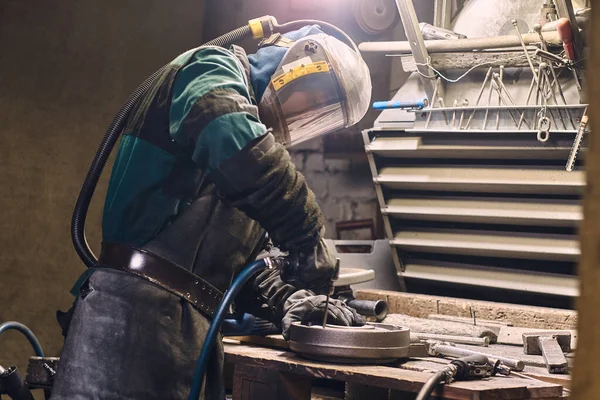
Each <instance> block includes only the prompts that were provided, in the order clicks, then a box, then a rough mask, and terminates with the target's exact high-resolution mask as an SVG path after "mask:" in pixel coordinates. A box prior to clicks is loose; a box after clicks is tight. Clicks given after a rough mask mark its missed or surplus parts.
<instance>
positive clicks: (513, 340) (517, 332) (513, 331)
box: [497, 326, 577, 349]
mask: <svg viewBox="0 0 600 400" xmlns="http://www.w3.org/2000/svg"><path fill="white" fill-rule="evenodd" d="M566 330H567V331H569V332H571V348H572V349H576V348H577V331H576V330H574V329H566ZM552 331H553V330H549V329H535V328H522V327H518V326H503V327H501V328H500V333H499V334H498V341H497V343H498V344H510V345H513V346H522V345H523V334H524V333H529V332H552Z"/></svg>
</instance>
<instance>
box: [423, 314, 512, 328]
mask: <svg viewBox="0 0 600 400" xmlns="http://www.w3.org/2000/svg"><path fill="white" fill-rule="evenodd" d="M427 318H428V319H435V320H438V321H451V322H460V323H463V324H469V325H474V324H477V325H480V326H511V325H512V324H511V323H510V322H502V321H490V320H489V319H480V318H477V315H475V318H472V317H455V316H453V315H445V314H429V315H428V316H427Z"/></svg>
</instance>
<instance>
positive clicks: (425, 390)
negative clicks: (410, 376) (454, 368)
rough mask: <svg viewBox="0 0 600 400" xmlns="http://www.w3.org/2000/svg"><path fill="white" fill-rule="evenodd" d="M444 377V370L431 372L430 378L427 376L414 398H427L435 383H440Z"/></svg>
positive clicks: (417, 399) (423, 399) (435, 385)
mask: <svg viewBox="0 0 600 400" xmlns="http://www.w3.org/2000/svg"><path fill="white" fill-rule="evenodd" d="M445 379H446V371H445V370H441V371H438V372H436V373H435V374H433V375H432V376H431V378H429V379H428V380H427V382H425V384H424V385H423V387H422V388H421V390H420V391H419V394H418V395H417V397H416V399H415V400H427V399H428V398H429V396H431V393H433V391H434V390H435V388H436V387H437V385H439V384H440V383H442V382H443V381H444V380H445Z"/></svg>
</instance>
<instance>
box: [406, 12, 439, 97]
mask: <svg viewBox="0 0 600 400" xmlns="http://www.w3.org/2000/svg"><path fill="white" fill-rule="evenodd" d="M396 6H397V7H398V12H399V13H400V18H401V19H402V25H403V26H404V32H405V33H406V37H407V38H408V40H409V43H410V50H411V52H412V54H413V56H414V57H415V61H416V62H417V64H420V65H418V69H419V72H420V75H421V82H422V83H423V88H424V89H425V93H426V94H427V98H428V99H429V101H430V102H431V99H432V98H433V91H434V88H433V83H432V82H431V79H429V78H427V77H428V76H431V74H432V73H433V71H432V70H431V69H430V68H429V67H428V66H427V65H426V64H427V60H428V58H429V54H428V52H427V48H426V47H425V42H424V41H423V35H422V34H421V29H420V27H419V20H418V19H417V13H416V11H415V6H414V4H413V0H396ZM441 91H442V92H443V89H441ZM441 97H444V95H443V93H442V94H441Z"/></svg>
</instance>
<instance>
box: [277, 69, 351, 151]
mask: <svg viewBox="0 0 600 400" xmlns="http://www.w3.org/2000/svg"><path fill="white" fill-rule="evenodd" d="M312 66H313V69H314V70H315V71H317V68H319V67H320V68H321V70H322V72H321V71H319V72H314V73H310V74H306V75H303V76H299V77H296V78H295V79H293V80H292V81H290V82H289V83H286V84H285V85H283V86H278V83H277V81H275V80H274V81H275V84H274V87H277V89H278V90H277V89H276V90H275V98H276V103H277V105H278V106H279V107H278V108H279V110H280V111H281V114H282V115H281V119H282V122H283V126H284V129H285V130H286V131H287V134H286V136H287V139H288V140H289V144H290V145H292V144H297V143H301V142H303V141H305V140H308V139H310V138H313V137H316V136H319V135H322V134H325V133H328V132H332V131H335V130H337V129H340V128H343V127H344V125H345V123H344V122H345V116H344V107H343V104H342V98H341V96H340V93H339V90H338V84H337V83H336V81H335V76H334V75H333V74H331V73H330V72H329V68H328V66H327V64H326V63H323V64H321V65H320V66H319V65H318V64H317V65H316V66H315V64H313V65H312ZM308 67H310V66H308ZM304 68H307V66H305V67H304ZM296 72H299V73H302V72H300V71H299V70H297V71H296ZM304 72H306V70H305V71H304ZM280 81H281V79H280Z"/></svg>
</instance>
